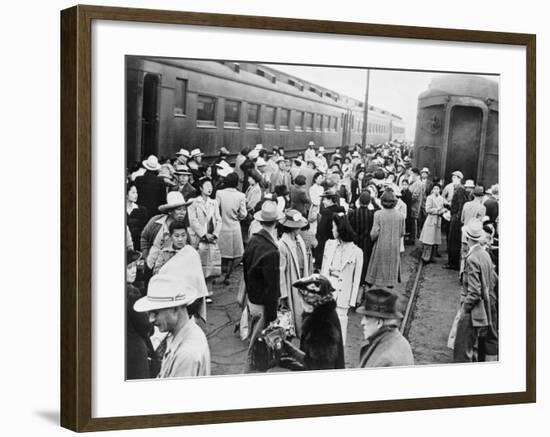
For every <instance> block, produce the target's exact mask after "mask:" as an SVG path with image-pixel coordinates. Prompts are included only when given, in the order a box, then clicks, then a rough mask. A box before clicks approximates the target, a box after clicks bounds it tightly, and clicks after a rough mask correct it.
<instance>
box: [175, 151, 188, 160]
mask: <svg viewBox="0 0 550 437" xmlns="http://www.w3.org/2000/svg"><path fill="white" fill-rule="evenodd" d="M176 155H183V156H186V157H188V158H189V157H190V156H191V155H189V150H187V149H180V150H179V152H176Z"/></svg>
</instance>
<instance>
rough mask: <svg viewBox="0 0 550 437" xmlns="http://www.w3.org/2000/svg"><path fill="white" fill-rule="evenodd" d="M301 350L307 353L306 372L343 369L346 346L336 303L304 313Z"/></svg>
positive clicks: (325, 304) (328, 303)
mask: <svg viewBox="0 0 550 437" xmlns="http://www.w3.org/2000/svg"><path fill="white" fill-rule="evenodd" d="M300 349H301V350H302V351H303V352H305V354H306V356H305V360H304V364H305V368H306V370H322V369H343V368H344V367H345V363H344V344H343V342H342V330H341V328H340V321H339V320H338V315H337V314H336V302H334V301H330V302H327V303H324V304H322V305H319V306H318V307H317V308H315V310H314V311H313V312H312V313H309V314H308V313H304V322H303V325H302V337H301V338H300Z"/></svg>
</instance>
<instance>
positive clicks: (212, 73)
mask: <svg viewBox="0 0 550 437" xmlns="http://www.w3.org/2000/svg"><path fill="white" fill-rule="evenodd" d="M363 105H364V104H363V102H361V101H359V100H356V99H352V98H350V97H346V96H343V95H341V94H339V93H337V92H335V91H333V90H329V89H327V88H324V87H321V86H318V85H316V84H313V83H310V82H307V81H304V80H302V79H299V78H297V77H295V76H292V75H289V74H286V73H283V72H281V71H278V70H276V69H274V68H272V67H269V66H266V65H262V64H255V63H239V62H230V61H202V60H183V59H174V58H144V57H136V56H128V57H127V58H126V141H127V144H126V146H127V148H126V150H127V162H128V163H131V162H135V161H140V160H142V159H144V158H145V157H147V156H148V155H150V154H155V155H157V156H159V157H172V156H173V154H174V153H175V152H176V151H178V150H179V149H180V148H185V149H188V150H191V149H193V148H196V147H198V148H200V149H201V150H202V151H203V152H204V153H205V155H206V158H208V157H214V156H216V155H217V154H218V150H219V149H220V147H222V146H225V147H226V148H227V149H229V151H230V152H231V153H232V154H236V153H238V152H239V151H240V150H241V149H242V148H243V147H245V146H248V147H251V146H254V145H255V144H257V143H262V144H263V145H264V146H266V147H267V148H270V147H273V146H282V147H284V148H285V150H286V151H288V152H290V153H291V154H293V153H295V152H298V151H301V150H304V149H305V148H306V146H307V144H308V142H309V141H314V142H315V144H316V146H324V147H325V148H326V149H327V150H331V149H334V148H336V147H339V146H342V145H352V144H355V143H361V138H362V123H363V113H364V106H363ZM368 125H369V126H368V134H367V143H369V144H376V143H382V142H386V141H390V140H400V139H403V136H404V128H405V126H404V123H403V120H402V119H401V118H400V117H399V116H397V115H395V114H392V113H390V112H388V111H385V110H382V109H379V108H376V107H373V106H370V107H369V111H368Z"/></svg>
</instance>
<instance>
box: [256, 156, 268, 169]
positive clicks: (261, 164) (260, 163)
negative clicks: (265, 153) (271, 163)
mask: <svg viewBox="0 0 550 437" xmlns="http://www.w3.org/2000/svg"><path fill="white" fill-rule="evenodd" d="M266 165H267V163H266V162H265V159H263V158H262V157H261V156H259V157H258V160H257V161H256V167H265V166H266Z"/></svg>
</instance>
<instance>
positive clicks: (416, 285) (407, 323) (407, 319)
mask: <svg viewBox="0 0 550 437" xmlns="http://www.w3.org/2000/svg"><path fill="white" fill-rule="evenodd" d="M423 270H424V263H423V262H422V260H419V261H418V267H417V268H416V273H415V278H414V282H413V285H412V288H411V294H410V296H409V301H408V302H407V308H406V310H405V315H404V316H403V320H402V321H401V327H400V328H399V331H400V332H401V334H403V336H405V337H407V336H408V333H409V329H410V327H411V321H412V314H413V309H414V305H415V303H416V299H417V298H418V292H419V289H420V277H421V276H422V272H423Z"/></svg>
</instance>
